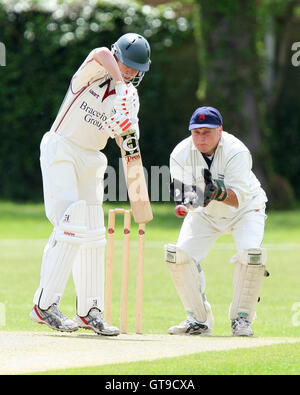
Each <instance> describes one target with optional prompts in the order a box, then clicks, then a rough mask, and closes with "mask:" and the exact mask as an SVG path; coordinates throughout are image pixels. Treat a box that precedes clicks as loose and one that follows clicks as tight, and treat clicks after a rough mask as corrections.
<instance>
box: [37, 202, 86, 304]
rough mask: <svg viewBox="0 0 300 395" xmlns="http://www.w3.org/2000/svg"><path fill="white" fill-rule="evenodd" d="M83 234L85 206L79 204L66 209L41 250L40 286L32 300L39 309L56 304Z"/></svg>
mask: <svg viewBox="0 0 300 395" xmlns="http://www.w3.org/2000/svg"><path fill="white" fill-rule="evenodd" d="M86 234H87V229H86V202H85V201H84V200H80V201H77V202H75V203H72V204H71V205H70V206H69V207H68V208H67V210H66V211H65V213H64V215H63V217H62V218H61V220H60V222H59V224H58V226H56V227H55V228H54V231H53V233H52V235H51V237H50V239H49V241H48V243H47V245H46V247H45V249H44V254H43V261H42V268H41V279H40V285H39V288H38V289H37V291H36V292H35V295H34V298H33V302H34V303H35V304H36V305H38V307H39V308H40V309H42V310H47V309H48V308H49V307H50V306H51V305H52V304H53V303H56V304H59V301H60V298H61V296H62V293H63V291H64V289H65V286H66V283H67V281H68V278H69V275H70V272H71V269H72V266H73V263H74V261H75V260H76V257H77V255H78V253H79V249H80V246H81V244H82V243H83V240H84V239H85V238H86Z"/></svg>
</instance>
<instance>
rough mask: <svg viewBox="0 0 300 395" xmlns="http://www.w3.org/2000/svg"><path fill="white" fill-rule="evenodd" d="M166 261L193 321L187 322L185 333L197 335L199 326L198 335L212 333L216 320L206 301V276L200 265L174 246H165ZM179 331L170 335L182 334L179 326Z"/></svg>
mask: <svg viewBox="0 0 300 395" xmlns="http://www.w3.org/2000/svg"><path fill="white" fill-rule="evenodd" d="M165 261H166V263H167V264H168V267H169V269H170V273H171V276H172V279H173V281H174V285H175V288H176V290H177V292H178V295H179V297H180V299H181V301H182V304H183V306H184V308H185V310H186V312H187V314H188V317H189V318H191V319H192V320H191V322H185V324H184V326H186V328H185V329H186V331H185V333H188V332H189V331H190V332H191V333H196V332H197V331H196V330H195V329H197V328H196V326H197V325H198V326H199V328H198V333H201V332H205V331H208V332H211V329H212V327H213V321H214V320H213V315H212V311H211V306H210V304H209V303H208V301H207V300H206V296H205V276H204V273H203V271H202V270H201V267H200V265H199V264H196V262H195V261H194V260H193V259H191V258H190V257H189V256H188V255H187V254H186V253H185V252H184V251H183V250H181V249H180V248H178V247H177V246H176V245H174V244H167V245H166V246H165ZM193 320H194V322H193ZM187 321H188V320H187ZM194 324H196V326H195V325H194ZM199 324H200V325H199ZM193 325H194V328H193ZM174 328H175V327H174ZM189 328H190V329H189ZM205 328H206V329H205ZM170 329H171V328H170ZM177 329H178V331H179V332H178V331H177ZM177 329H176V330H175V329H174V330H175V331H172V330H171V331H170V330H169V333H181V332H182V331H181V329H179V326H178V328H177ZM183 330H184V329H183Z"/></svg>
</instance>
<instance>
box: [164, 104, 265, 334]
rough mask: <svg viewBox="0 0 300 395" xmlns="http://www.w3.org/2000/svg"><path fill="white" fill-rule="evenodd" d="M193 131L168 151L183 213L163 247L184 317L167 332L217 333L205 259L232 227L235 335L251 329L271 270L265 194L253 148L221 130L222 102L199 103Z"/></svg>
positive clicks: (179, 213) (178, 211) (178, 210)
mask: <svg viewBox="0 0 300 395" xmlns="http://www.w3.org/2000/svg"><path fill="white" fill-rule="evenodd" d="M189 131H190V132H191V135H190V136H189V137H187V138H186V139H184V140H183V141H181V142H180V143H179V144H178V145H177V146H176V147H175V148H174V150H173V152H172V153H171V156H170V172H171V178H172V183H171V196H172V197H173V199H174V201H175V203H176V207H175V212H176V215H177V216H179V217H181V218H184V220H183V223H182V226H181V230H180V233H179V236H178V240H177V242H176V244H171V243H169V244H167V245H166V246H165V261H166V263H167V265H168V266H169V269H170V273H171V277H172V279H173V281H174V284H175V287H176V290H177V292H178V294H179V297H180V299H181V301H182V304H183V306H184V308H185V310H186V312H187V319H186V320H185V321H183V322H181V323H180V324H178V325H175V326H172V327H171V328H169V331H168V332H169V333H170V334H189V335H211V334H212V330H213V324H214V318H213V313H212V308H211V305H210V303H209V302H208V300H207V299H206V294H205V276H204V273H203V270H202V267H201V264H202V262H203V261H204V259H205V258H206V256H207V254H208V252H209V251H210V249H211V248H212V246H213V244H214V243H215V241H216V240H217V238H218V237H219V236H220V235H222V234H226V233H230V234H232V236H233V238H234V241H235V245H236V249H237V253H236V254H235V255H234V256H233V257H232V259H231V263H233V264H234V265H235V270H234V279H233V296H232V302H231V305H230V307H229V319H230V320H231V335H232V336H252V335H253V330H252V328H251V323H252V322H253V320H254V318H255V315H256V305H257V302H258V300H259V296H260V292H261V287H262V283H263V277H264V275H267V274H268V272H267V271H266V251H265V249H263V248H261V244H262V241H263V237H264V228H265V220H266V215H265V205H266V202H267V197H266V194H265V192H264V190H263V189H262V188H261V185H260V182H259V181H258V179H257V178H256V176H255V175H254V173H253V172H252V158H251V154H250V152H249V150H248V149H247V147H246V146H245V145H244V144H243V143H242V142H241V141H240V140H239V139H237V138H236V137H235V136H234V135H232V134H230V133H228V132H225V131H223V120H222V116H221V114H220V112H219V111H218V110H217V109H215V108H213V107H200V108H198V109H196V110H195V112H194V113H193V114H192V117H191V119H190V123H189ZM216 270H217V269H216ZM212 292H213V290H212Z"/></svg>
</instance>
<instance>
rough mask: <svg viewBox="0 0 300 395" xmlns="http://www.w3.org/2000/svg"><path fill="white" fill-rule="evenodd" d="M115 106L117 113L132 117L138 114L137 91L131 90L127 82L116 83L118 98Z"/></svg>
mask: <svg viewBox="0 0 300 395" xmlns="http://www.w3.org/2000/svg"><path fill="white" fill-rule="evenodd" d="M114 108H115V110H116V112H117V113H119V114H123V115H126V116H127V117H128V118H132V117H133V116H135V115H136V110H137V95H136V93H135V92H129V91H128V88H127V85H126V84H117V85H116V99H115V103H114Z"/></svg>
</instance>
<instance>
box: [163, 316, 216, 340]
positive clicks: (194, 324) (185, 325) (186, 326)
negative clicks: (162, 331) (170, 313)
mask: <svg viewBox="0 0 300 395" xmlns="http://www.w3.org/2000/svg"><path fill="white" fill-rule="evenodd" d="M168 333H169V334H170V335H200V336H211V334H212V330H211V328H209V326H208V325H207V322H204V323H201V322H198V321H196V320H195V319H194V318H193V317H188V318H187V319H186V320H185V321H183V322H181V323H180V324H179V325H175V326H171V328H169V329H168Z"/></svg>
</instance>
